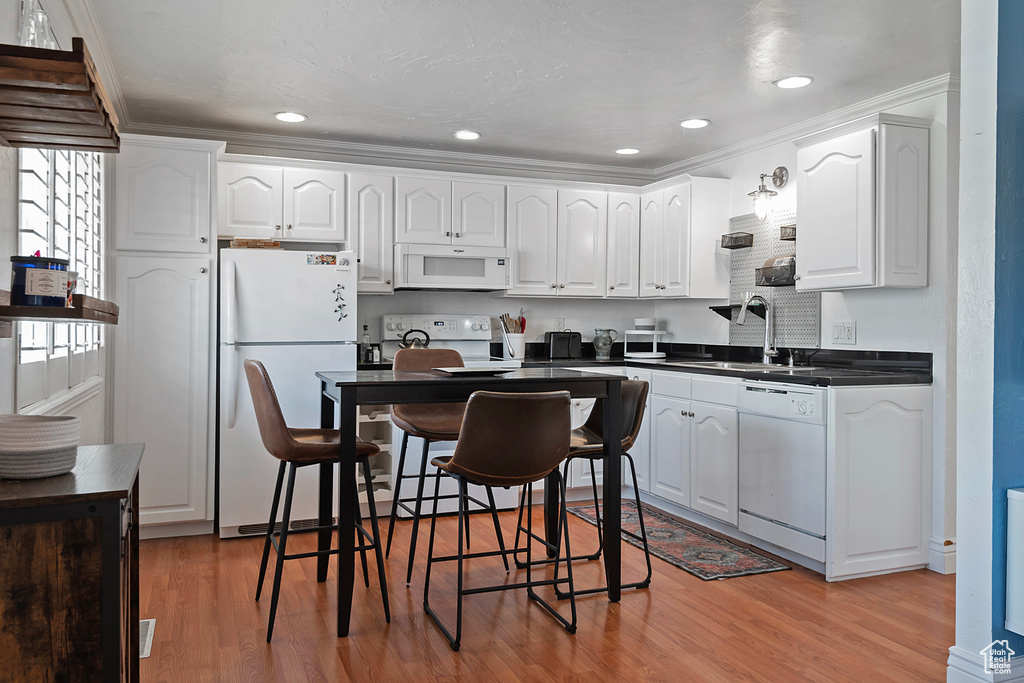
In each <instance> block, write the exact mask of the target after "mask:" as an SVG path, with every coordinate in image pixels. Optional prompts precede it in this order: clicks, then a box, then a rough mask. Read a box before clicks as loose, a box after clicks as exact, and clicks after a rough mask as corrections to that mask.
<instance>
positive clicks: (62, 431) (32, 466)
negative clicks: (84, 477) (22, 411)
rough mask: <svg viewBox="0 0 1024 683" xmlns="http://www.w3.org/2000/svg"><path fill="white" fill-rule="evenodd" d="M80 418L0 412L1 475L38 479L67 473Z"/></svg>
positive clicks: (74, 452) (75, 450)
mask: <svg viewBox="0 0 1024 683" xmlns="http://www.w3.org/2000/svg"><path fill="white" fill-rule="evenodd" d="M81 426H82V419H81V418H79V417H73V416H70V415H59V416H52V417H51V416H49V415H0V478H3V479H41V478H43V477H54V476H57V475H58V474H65V473H67V472H70V471H71V470H72V469H73V468H74V467H75V462H76V460H77V456H78V436H79V431H80V430H81Z"/></svg>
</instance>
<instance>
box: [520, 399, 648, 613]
mask: <svg viewBox="0 0 1024 683" xmlns="http://www.w3.org/2000/svg"><path fill="white" fill-rule="evenodd" d="M648 389H649V387H648V384H647V382H644V381H641V380H633V379H627V380H623V381H622V418H621V424H622V427H623V429H624V430H626V433H625V435H624V436H623V437H622V457H624V458H625V459H626V462H628V463H629V471H630V474H631V475H632V477H633V491H634V493H635V496H636V498H635V500H636V514H637V519H638V520H639V522H640V535H639V536H637V535H636V534H634V533H632V532H629V531H623V532H622V533H624V534H627V535H629V536H632V537H633V538H635V539H637V540H638V541H640V542H641V543H642V544H643V547H644V556H645V559H646V560H647V576H645V577H644V578H643V579H642V580H640V581H636V582H633V583H624V584H622V588H623V589H626V588H647V587H648V586H650V585H651V575H652V574H653V568H652V567H651V551H650V547H649V545H648V543H647V529H646V527H645V526H644V512H643V507H642V506H641V504H640V487H639V485H638V484H637V480H636V464H635V463H634V462H633V456H631V455H630V454H629V449H630V448H632V447H633V444H634V443H636V437H637V435H638V434H639V433H640V426H641V425H642V424H643V420H644V413H645V411H646V405H647V392H648ZM603 433H604V400H603V399H600V398H599V399H597V400H596V401H595V402H594V409H593V410H592V411H591V412H590V415H589V416H588V417H587V421H586V422H585V423H584V424H583V426H582V427H579V428H577V429H574V430H572V442H571V445H570V447H569V456H568V457H567V458H566V460H565V474H564V478H566V479H568V478H569V467H570V466H571V465H572V461H573V460H576V459H578V458H586V459H587V460H590V461H591V462H592V465H591V468H590V482H591V486H592V488H593V491H594V516H595V518H596V521H597V550H595V551H594V552H593V553H590V554H587V555H580V556H578V557H574V558H572V559H573V560H574V561H578V560H596V559H598V558H600V557H601V551H602V550H603V549H604V536H603V534H602V529H601V505H600V502H601V499H600V496H599V495H598V493H597V474H596V472H595V470H594V467H593V465H594V464H596V461H599V460H601V459H602V458H603V457H604V453H603V449H604V441H603V440H602V438H601V435H602V434H603ZM522 517H523V507H522V504H521V503H520V507H519V519H520V520H522ZM515 545H516V549H517V551H518V553H521V552H522V551H521V550H519V533H518V531H517V533H516V544H515ZM545 561H546V560H542V561H541V562H545ZM516 565H517V566H519V567H520V568H521V567H523V566H524V564H523V563H521V562H519V561H517V562H516ZM607 590H608V587H607V586H604V587H602V588H588V589H584V590H577V591H576V595H587V594H589V593H602V592H604V591H607Z"/></svg>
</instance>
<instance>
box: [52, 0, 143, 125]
mask: <svg viewBox="0 0 1024 683" xmlns="http://www.w3.org/2000/svg"><path fill="white" fill-rule="evenodd" d="M60 2H61V4H63V6H64V11H65V12H66V14H67V17H68V19H69V20H70V22H71V27H72V29H73V35H76V36H80V37H81V38H82V39H83V40H84V41H85V46H86V47H87V48H88V49H89V56H90V57H92V61H93V63H94V64H95V65H96V69H97V70H98V71H99V74H100V78H101V79H102V81H103V88H104V89H105V90H106V91H107V96H108V97H109V98H110V100H111V103H112V104H113V105H114V111H115V112H116V113H117V118H118V119H119V120H120V123H121V128H125V127H126V126H129V125H130V124H131V119H130V118H129V117H128V108H127V107H126V106H125V104H124V95H123V94H122V93H121V84H120V83H119V82H118V80H117V75H116V74H117V72H116V71H114V63H113V62H112V61H111V59H110V50H109V49H107V42H106V40H104V38H103V31H102V30H101V29H100V23H99V20H98V19H97V18H96V10H95V9H93V6H92V3H91V2H90V1H89V0H60ZM126 11H128V10H126ZM119 132H120V131H119Z"/></svg>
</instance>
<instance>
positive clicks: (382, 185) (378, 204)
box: [347, 173, 395, 294]
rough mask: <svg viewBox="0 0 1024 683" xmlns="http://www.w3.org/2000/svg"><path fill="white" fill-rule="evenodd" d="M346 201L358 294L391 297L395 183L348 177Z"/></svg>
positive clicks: (363, 176) (355, 175) (378, 178)
mask: <svg viewBox="0 0 1024 683" xmlns="http://www.w3.org/2000/svg"><path fill="white" fill-rule="evenodd" d="M347 200H348V201H347V207H348V221H347V222H348V229H349V234H350V235H351V236H352V242H351V243H352V245H353V246H354V247H355V251H356V254H357V255H358V259H359V280H358V291H359V292H360V293H369V292H377V293H383V294H390V293H392V292H393V291H394V284H393V283H394V279H395V266H394V248H393V247H394V234H393V232H392V229H393V226H394V203H395V189H394V179H393V178H392V177H391V176H384V175H371V174H368V173H350V174H349V176H348V197H347ZM350 248H351V247H350Z"/></svg>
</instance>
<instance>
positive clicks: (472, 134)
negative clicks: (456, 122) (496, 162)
mask: <svg viewBox="0 0 1024 683" xmlns="http://www.w3.org/2000/svg"><path fill="white" fill-rule="evenodd" d="M452 135H454V136H455V137H456V138H458V139H459V140H479V139H480V133H477V132H476V131H475V130H457V131H455V132H454V133H452Z"/></svg>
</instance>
